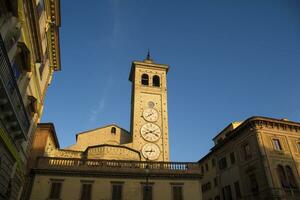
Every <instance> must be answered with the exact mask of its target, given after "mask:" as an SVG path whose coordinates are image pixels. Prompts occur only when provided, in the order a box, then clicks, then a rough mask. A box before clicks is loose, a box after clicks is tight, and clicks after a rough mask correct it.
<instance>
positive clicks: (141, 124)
mask: <svg viewBox="0 0 300 200" xmlns="http://www.w3.org/2000/svg"><path fill="white" fill-rule="evenodd" d="M168 69H169V66H168V65H162V64H156V63H154V62H153V61H152V60H151V58H150V56H149V54H148V56H147V58H146V59H145V60H144V61H143V62H140V61H134V62H133V63H132V66H131V72H130V76H129V80H130V81H131V82H132V98H131V134H132V145H133V146H132V148H134V149H136V150H138V151H140V152H141V156H142V158H141V159H142V160H149V161H169V159H170V157H169V136H168V134H169V133H168V109H167V107H168V106H167V73H168Z"/></svg>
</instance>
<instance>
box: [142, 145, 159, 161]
mask: <svg viewBox="0 0 300 200" xmlns="http://www.w3.org/2000/svg"><path fill="white" fill-rule="evenodd" d="M142 154H143V156H144V157H145V158H146V159H148V160H156V159H157V158H158V157H159V154H160V150H159V147H158V146H157V145H156V144H153V143H148V144H145V145H144V146H143V148H142Z"/></svg>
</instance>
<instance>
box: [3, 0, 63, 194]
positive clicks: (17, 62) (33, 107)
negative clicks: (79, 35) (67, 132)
mask: <svg viewBox="0 0 300 200" xmlns="http://www.w3.org/2000/svg"><path fill="white" fill-rule="evenodd" d="M59 6H60V2H59V1H58V0H32V1H27V0H1V1H0V51H1V52H0V168H1V171H0V199H20V197H21V193H22V190H23V184H24V181H25V174H26V171H25V170H26V162H27V159H28V152H29V150H30V146H31V142H32V137H33V135H34V133H35V129H36V126H37V123H38V122H39V121H40V119H41V115H42V111H43V105H44V98H45V94H46V91H47V88H48V85H49V84H50V83H51V79H52V76H53V72H54V71H58V70H60V52H59V51H60V50H59V27H60V8H59Z"/></svg>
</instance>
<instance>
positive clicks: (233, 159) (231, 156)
mask: <svg viewBox="0 0 300 200" xmlns="http://www.w3.org/2000/svg"><path fill="white" fill-rule="evenodd" d="M230 162H231V164H234V163H235V156H234V152H231V153H230Z"/></svg>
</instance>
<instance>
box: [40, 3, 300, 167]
mask: <svg viewBox="0 0 300 200" xmlns="http://www.w3.org/2000/svg"><path fill="white" fill-rule="evenodd" d="M61 14H62V27H61V30H60V37H61V38H60V41H61V44H60V46H61V59H62V71H61V72H57V73H55V77H54V79H53V81H52V84H51V85H50V87H49V90H48V93H47V97H46V102H45V107H44V114H43V118H42V122H53V123H54V124H55V126H56V131H57V134H58V137H59V140H60V143H61V146H62V147H64V146H68V145H71V144H73V143H75V134H76V133H78V132H81V131H86V130H89V129H93V128H97V127H101V126H104V125H107V124H111V123H116V124H118V125H120V126H121V127H123V128H125V129H127V130H129V127H130V97H131V96H130V95H131V88H130V85H131V83H130V82H129V81H128V75H129V71H130V66H131V62H132V61H133V60H143V59H144V58H145V56H146V53H147V49H148V48H149V49H150V50H151V54H152V57H153V59H154V61H155V62H157V63H164V64H169V65H170V67H171V69H170V71H169V74H168V103H169V105H168V106H169V129H170V130H169V135H170V150H171V159H172V160H174V161H197V160H199V159H200V158H201V157H202V156H203V155H205V154H206V153H207V152H208V151H209V149H210V148H211V147H212V141H211V139H212V138H213V136H215V135H216V134H217V133H218V132H219V131H221V130H222V129H223V128H224V127H225V126H227V125H228V124H229V123H230V122H232V121H241V120H245V119H247V118H249V117H251V116H258V115H259V116H267V117H274V118H280V119H281V118H288V119H290V120H292V121H298V122H300V109H299V104H300V1H298V0H263V1H262V0H226V1H224V0H214V1H212V0H206V1H204V0H188V1H182V0H172V1H170V0H169V1H166V0H89V1H61Z"/></svg>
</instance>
